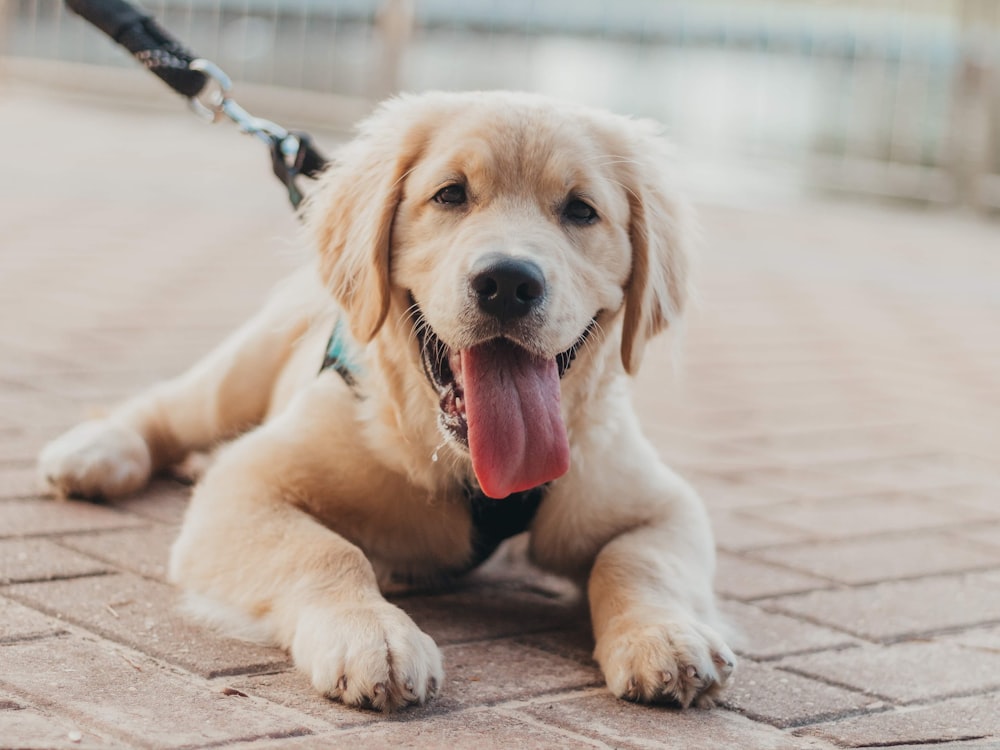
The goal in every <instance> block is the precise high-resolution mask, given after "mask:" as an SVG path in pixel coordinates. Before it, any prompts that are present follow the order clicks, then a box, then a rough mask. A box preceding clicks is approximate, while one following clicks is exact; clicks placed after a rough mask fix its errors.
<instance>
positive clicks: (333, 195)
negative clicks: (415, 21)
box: [305, 99, 424, 343]
mask: <svg viewBox="0 0 1000 750" xmlns="http://www.w3.org/2000/svg"><path fill="white" fill-rule="evenodd" d="M408 108H409V107H408V100H406V99H395V100H392V101H390V102H387V103H386V104H383V105H382V106H381V107H379V109H378V110H376V112H375V114H373V115H372V116H371V117H369V118H368V119H367V120H365V121H364V122H363V123H362V125H361V128H360V133H359V135H358V137H357V138H355V139H354V140H353V141H352V142H351V143H349V144H347V145H346V146H345V147H343V148H342V149H341V150H340V151H339V152H338V153H337V155H336V158H335V159H334V160H333V163H332V164H331V165H330V166H329V167H328V168H327V170H326V172H325V173H324V174H323V176H322V178H321V183H320V186H319V188H318V189H317V191H316V192H315V193H314V194H313V195H312V196H310V198H309V201H308V203H307V206H306V212H305V218H306V223H307V226H308V227H309V229H310V230H311V232H312V235H313V238H314V241H315V242H316V247H317V249H318V250H319V253H320V265H319V270H320V274H321V275H322V278H323V279H324V281H325V282H326V284H327V286H328V288H329V289H330V290H331V291H332V293H333V295H334V297H335V298H336V300H337V302H338V303H339V304H340V306H341V308H343V310H344V311H345V312H346V313H347V316H348V319H349V322H350V327H351V334H352V335H353V337H354V339H355V340H356V341H359V342H362V343H365V342H368V341H371V340H372V338H374V337H375V334H377V333H378V331H379V329H380V328H381V327H382V324H383V323H384V322H385V319H386V316H387V315H388V313H389V299H390V297H389V295H390V286H389V285H390V281H389V260H390V252H391V245H392V223H393V219H394V218H395V215H396V208H397V206H398V205H399V202H400V199H401V196H402V190H403V182H404V179H405V177H406V174H407V173H408V172H409V170H410V169H411V168H412V166H413V164H414V163H415V162H416V160H417V159H418V158H419V154H420V151H421V149H422V147H423V142H424V135H423V129H422V128H420V127H419V126H418V125H417V124H416V123H415V122H414V118H413V117H412V116H410V113H408V112H407V111H406V110H407V109H408Z"/></svg>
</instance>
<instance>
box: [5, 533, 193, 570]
mask: <svg viewBox="0 0 1000 750" xmlns="http://www.w3.org/2000/svg"><path fill="white" fill-rule="evenodd" d="M178 531H179V528H178V527H176V526H163V525H159V524H157V525H155V526H149V527H146V528H137V529H123V530H121V531H102V532H98V533H96V534H85V535H84V534H80V535H75V536H64V537H62V538H61V539H60V540H59V543H60V544H61V545H64V546H66V547H70V548H72V549H75V550H79V551H81V552H85V553H86V554H88V555H90V556H91V557H94V558H98V559H100V560H105V561H107V562H108V563H111V564H114V565H115V566H117V567H118V568H120V569H122V570H127V571H130V572H132V573H137V574H139V575H141V576H143V577H145V578H154V579H156V580H158V581H166V578H167V563H168V562H169V560H170V547H171V545H172V544H173V543H174V539H176V538H177V534H178ZM0 549H2V547H0Z"/></svg>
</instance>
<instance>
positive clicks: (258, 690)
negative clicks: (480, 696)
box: [213, 669, 450, 731]
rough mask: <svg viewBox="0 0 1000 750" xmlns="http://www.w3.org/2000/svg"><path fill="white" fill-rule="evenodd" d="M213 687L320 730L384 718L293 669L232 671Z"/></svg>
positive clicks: (432, 708)
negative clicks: (327, 693)
mask: <svg viewBox="0 0 1000 750" xmlns="http://www.w3.org/2000/svg"><path fill="white" fill-rule="evenodd" d="M213 686H214V689H215V690H217V691H222V690H223V689H225V688H227V687H229V688H235V689H236V690H240V691H242V692H244V693H246V694H248V695H255V696H258V697H260V698H265V699H267V700H268V701H270V702H272V703H275V704H277V705H280V706H285V707H286V708H289V709H292V710H294V711H295V712H297V713H299V714H302V715H304V716H308V717H310V718H311V719H313V721H312V722H311V723H303V726H308V728H309V729H311V730H313V731H323V730H324V729H327V730H328V729H329V728H331V727H338V728H345V727H355V726H364V725H368V724H371V723H373V722H378V721H381V720H382V719H383V714H380V713H378V712H377V711H366V710H362V709H358V708H349V707H347V706H345V705H343V704H342V703H338V702H336V701H332V700H330V699H329V698H324V697H323V696H322V695H320V694H319V693H318V692H317V691H316V689H315V688H314V687H313V686H312V683H310V682H309V678H308V677H306V676H305V675H304V674H302V673H301V672H299V671H297V670H295V669H287V670H283V671H281V672H273V673H267V674H248V675H232V676H229V677H217V678H215V680H213ZM449 688H450V686H449V684H448V675H447V674H446V675H445V690H446V691H447V690H449ZM436 708H437V702H432V703H431V704H429V706H428V707H427V708H414V709H412V710H413V711H414V712H423V711H428V710H430V711H434V710H436Z"/></svg>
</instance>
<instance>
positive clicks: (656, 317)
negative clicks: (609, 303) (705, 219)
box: [621, 121, 695, 374]
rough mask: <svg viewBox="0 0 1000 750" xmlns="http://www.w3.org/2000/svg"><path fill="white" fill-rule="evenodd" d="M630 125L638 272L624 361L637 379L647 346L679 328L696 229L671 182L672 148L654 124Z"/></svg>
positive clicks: (628, 305) (631, 283)
mask: <svg viewBox="0 0 1000 750" xmlns="http://www.w3.org/2000/svg"><path fill="white" fill-rule="evenodd" d="M630 124H631V125H632V126H633V128H634V132H633V133H632V134H631V135H632V144H633V146H632V149H631V150H632V152H633V156H632V159H631V160H630V161H629V163H628V165H627V167H626V171H627V176H626V178H625V179H626V180H627V182H626V183H625V184H626V185H628V186H629V190H628V199H629V205H630V209H631V216H630V221H629V238H630V240H631V243H632V272H631V274H630V276H629V280H628V283H627V284H626V287H625V314H624V321H623V323H622V345H621V358H622V364H623V365H625V370H626V371H627V372H629V373H631V374H634V373H635V372H636V371H637V370H638V369H639V365H640V363H641V362H642V355H643V352H644V351H645V347H646V342H647V341H648V340H649V339H650V338H652V337H653V336H655V335H656V334H657V333H659V332H660V331H662V330H664V329H665V328H666V327H667V326H668V325H670V324H672V323H674V322H676V321H677V320H678V319H679V318H680V315H681V313H682V311H683V310H684V306H685V304H686V303H687V298H688V271H689V263H690V258H689V253H690V252H691V247H690V246H691V245H692V244H694V234H695V229H694V221H693V216H692V215H691V210H690V208H689V206H688V205H687V204H686V203H685V202H684V201H683V200H682V199H681V198H680V197H679V196H678V195H676V194H675V190H674V188H673V187H672V186H671V183H670V182H669V180H670V179H671V178H672V177H673V176H674V175H673V174H672V173H673V171H674V170H673V169H672V168H671V163H672V159H671V156H670V150H669V147H668V145H667V144H666V142H665V141H664V140H663V139H662V138H661V137H660V136H659V135H658V133H657V132H656V126H655V125H654V124H653V123H650V122H647V121H639V122H633V123H630Z"/></svg>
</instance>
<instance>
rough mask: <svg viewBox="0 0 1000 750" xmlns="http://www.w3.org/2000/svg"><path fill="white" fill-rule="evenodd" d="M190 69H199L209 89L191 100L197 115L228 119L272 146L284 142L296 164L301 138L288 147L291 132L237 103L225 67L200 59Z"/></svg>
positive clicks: (193, 61)
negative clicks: (231, 93)
mask: <svg viewBox="0 0 1000 750" xmlns="http://www.w3.org/2000/svg"><path fill="white" fill-rule="evenodd" d="M188 69H189V70H196V71H198V72H199V73H201V74H202V75H204V76H205V86H204V87H203V88H202V90H201V91H199V92H198V94H197V95H196V96H192V97H191V98H190V99H189V100H188V101H189V102H190V103H191V109H193V110H194V112H195V114H197V115H198V116H199V117H200V118H202V119H203V120H205V121H206V122H218V121H219V120H220V119H221V118H222V117H223V116H225V117H227V118H229V119H230V120H232V121H233V122H234V123H236V126H237V127H238V128H239V129H240V131H241V132H243V133H247V134H249V135H252V136H255V137H256V138H259V139H260V140H262V141H264V142H265V143H268V144H270V143H271V141H272V140H273V139H277V140H279V141H281V142H282V151H283V152H285V153H286V155H287V156H289V157H290V158H291V160H293V161H294V159H295V156H296V154H297V153H298V139H295V138H294V137H293V140H294V143H289V144H288V145H285V141H286V140H287V139H288V138H289V133H288V131H287V130H285V129H284V128H283V127H281V126H280V125H278V124H277V123H275V122H271V121H270V120H265V119H263V118H261V117H254V116H253V115H252V114H250V113H249V112H247V111H246V110H245V109H243V107H241V106H240V105H239V104H237V103H236V100H235V99H233V98H232V97H230V96H229V92H230V91H232V88H233V82H232V81H231V80H230V78H229V76H228V75H226V73H225V71H223V70H222V68H220V67H219V66H218V65H216V64H215V63H214V62H212V61H211V60H205V59H204V58H200V57H199V58H198V59H197V60H192V61H191V62H190V63H189V64H188Z"/></svg>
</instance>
